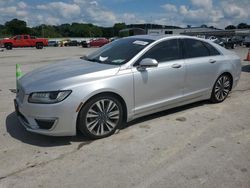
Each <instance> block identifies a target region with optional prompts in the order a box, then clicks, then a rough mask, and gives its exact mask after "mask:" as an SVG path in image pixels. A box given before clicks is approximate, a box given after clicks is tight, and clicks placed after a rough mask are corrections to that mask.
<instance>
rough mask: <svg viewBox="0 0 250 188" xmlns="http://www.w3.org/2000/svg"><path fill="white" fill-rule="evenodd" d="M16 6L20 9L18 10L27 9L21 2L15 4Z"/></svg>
mask: <svg viewBox="0 0 250 188" xmlns="http://www.w3.org/2000/svg"><path fill="white" fill-rule="evenodd" d="M17 6H18V7H19V8H20V9H25V8H27V4H26V3H24V2H23V1H20V2H18V3H17Z"/></svg>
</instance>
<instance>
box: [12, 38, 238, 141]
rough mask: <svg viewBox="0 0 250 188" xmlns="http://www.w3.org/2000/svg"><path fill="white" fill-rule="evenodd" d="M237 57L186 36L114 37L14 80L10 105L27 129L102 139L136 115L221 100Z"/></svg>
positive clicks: (235, 72) (233, 81) (234, 81)
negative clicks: (15, 86)
mask: <svg viewBox="0 0 250 188" xmlns="http://www.w3.org/2000/svg"><path fill="white" fill-rule="evenodd" d="M240 73H241V63H240V58H239V57H238V56H237V55H236V54H234V53H233V52H230V51H228V50H226V49H224V48H222V47H220V46H219V45H216V44H214V43H212V42H209V41H206V40H202V39H198V38H195V37H188V36H153V35H142V36H133V37H128V38H123V39H119V40H116V41H114V42H112V43H110V44H108V45H105V46H104V47H102V48H100V49H98V50H97V51H95V52H94V53H92V54H90V55H88V56H85V57H82V58H81V59H78V60H67V61H63V62H60V63H56V64H52V65H49V66H47V67H43V68H40V69H37V70H35V71H33V72H30V73H28V74H26V75H25V76H23V77H22V78H21V79H19V81H18V93H17V96H16V99H15V107H16V112H17V115H18V118H19V120H20V122H21V123H22V124H23V125H24V126H25V128H26V129H27V130H28V131H31V132H35V133H39V134H45V135H51V136H66V135H67V136H69V135H75V134H76V132H77V129H78V130H80V131H81V132H82V133H83V134H84V135H86V136H88V137H90V138H94V139H97V138H103V137H106V136H109V135H111V134H113V133H114V132H115V130H116V129H117V128H120V127H121V126H122V125H123V124H124V123H126V122H128V121H131V120H133V119H135V118H138V117H141V116H145V115H148V114H152V113H155V112H159V111H162V110H166V109H169V108H173V107H177V106H181V105H185V104H188V103H193V102H196V101H201V100H207V99H210V100H211V101H212V102H214V103H219V102H222V101H224V100H225V99H226V97H227V96H228V94H229V92H230V91H231V90H232V89H233V88H234V87H235V86H236V85H237V83H238V81H239V79H240Z"/></svg>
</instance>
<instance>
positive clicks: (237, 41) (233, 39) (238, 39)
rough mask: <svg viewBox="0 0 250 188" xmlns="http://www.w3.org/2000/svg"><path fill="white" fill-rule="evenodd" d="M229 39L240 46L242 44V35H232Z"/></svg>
mask: <svg viewBox="0 0 250 188" xmlns="http://www.w3.org/2000/svg"><path fill="white" fill-rule="evenodd" d="M231 41H232V42H233V43H234V44H235V45H238V46H242V45H243V37H241V36H233V37H232V38H231Z"/></svg>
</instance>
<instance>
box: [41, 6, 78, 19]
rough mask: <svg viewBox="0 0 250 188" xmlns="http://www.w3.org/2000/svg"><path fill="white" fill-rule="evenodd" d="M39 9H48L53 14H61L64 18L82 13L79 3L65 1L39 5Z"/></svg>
mask: <svg viewBox="0 0 250 188" xmlns="http://www.w3.org/2000/svg"><path fill="white" fill-rule="evenodd" d="M36 8H37V9H40V10H43V11H47V12H48V13H49V14H52V15H59V16H62V17H63V18H69V17H73V16H77V15H79V14H80V12H81V9H80V7H79V6H78V5H77V4H69V3H64V2H52V3H48V4H42V5H37V6H36Z"/></svg>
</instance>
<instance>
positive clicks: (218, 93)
mask: <svg viewBox="0 0 250 188" xmlns="http://www.w3.org/2000/svg"><path fill="white" fill-rule="evenodd" d="M231 88H232V79H231V77H230V76H229V75H227V74H223V75H221V76H220V77H219V78H218V79H217V80H216V82H215V84H214V88H213V91H212V95H211V98H210V100H211V101H212V102H214V103H219V102H222V101H224V100H225V99H226V98H227V96H228V94H229V92H230V90H231Z"/></svg>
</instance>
